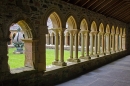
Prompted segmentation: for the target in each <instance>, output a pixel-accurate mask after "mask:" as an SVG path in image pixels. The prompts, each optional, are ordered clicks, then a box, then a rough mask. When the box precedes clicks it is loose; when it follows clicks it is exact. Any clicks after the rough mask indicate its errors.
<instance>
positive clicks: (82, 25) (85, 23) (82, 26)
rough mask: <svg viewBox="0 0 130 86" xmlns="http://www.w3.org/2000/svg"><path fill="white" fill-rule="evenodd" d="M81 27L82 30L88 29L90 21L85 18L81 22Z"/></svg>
mask: <svg viewBox="0 0 130 86" xmlns="http://www.w3.org/2000/svg"><path fill="white" fill-rule="evenodd" d="M80 29H81V30H88V23H87V21H86V19H83V20H82V21H81V23H80Z"/></svg>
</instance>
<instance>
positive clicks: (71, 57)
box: [68, 30, 73, 62]
mask: <svg viewBox="0 0 130 86" xmlns="http://www.w3.org/2000/svg"><path fill="white" fill-rule="evenodd" d="M69 33H70V58H69V59H68V61H70V62H72V61H73V31H72V30H69Z"/></svg>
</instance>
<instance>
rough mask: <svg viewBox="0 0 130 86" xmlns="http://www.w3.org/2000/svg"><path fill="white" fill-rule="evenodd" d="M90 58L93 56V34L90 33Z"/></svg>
mask: <svg viewBox="0 0 130 86" xmlns="http://www.w3.org/2000/svg"><path fill="white" fill-rule="evenodd" d="M89 35H90V56H93V32H90V34H89Z"/></svg>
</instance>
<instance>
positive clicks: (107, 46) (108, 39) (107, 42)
mask: <svg viewBox="0 0 130 86" xmlns="http://www.w3.org/2000/svg"><path fill="white" fill-rule="evenodd" d="M106 54H111V53H110V33H106Z"/></svg>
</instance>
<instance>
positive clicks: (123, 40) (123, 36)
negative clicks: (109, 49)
mask: <svg viewBox="0 0 130 86" xmlns="http://www.w3.org/2000/svg"><path fill="white" fill-rule="evenodd" d="M122 48H123V50H126V34H123V35H122Z"/></svg>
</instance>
